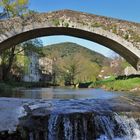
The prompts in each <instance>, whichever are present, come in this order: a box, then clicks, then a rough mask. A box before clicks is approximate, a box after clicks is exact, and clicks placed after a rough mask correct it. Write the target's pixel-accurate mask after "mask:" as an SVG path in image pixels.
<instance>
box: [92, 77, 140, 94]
mask: <svg viewBox="0 0 140 140" xmlns="http://www.w3.org/2000/svg"><path fill="white" fill-rule="evenodd" d="M90 87H94V88H95V87H102V88H104V89H107V90H113V91H130V90H133V89H135V88H138V89H139V88H140V78H132V79H126V80H115V79H107V80H102V81H97V82H95V83H93V84H92V85H91V86H90Z"/></svg>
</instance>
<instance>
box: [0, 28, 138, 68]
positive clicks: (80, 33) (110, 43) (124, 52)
mask: <svg viewBox="0 0 140 140" xmlns="http://www.w3.org/2000/svg"><path fill="white" fill-rule="evenodd" d="M52 35H68V36H74V37H78V38H83V39H87V40H90V41H93V42H96V43H98V44H101V45H103V46H105V47H107V48H109V49H111V50H113V51H115V52H116V53H118V54H119V55H121V56H122V57H123V58H125V59H126V60H127V61H128V62H129V63H130V64H131V65H132V66H133V67H134V68H136V69H137V62H138V61H139V58H138V56H136V55H135V54H134V53H133V52H132V51H130V50H128V49H127V48H126V47H124V46H123V45H121V44H119V43H118V42H116V41H114V40H112V39H110V38H107V37H105V36H102V35H99V34H96V33H93V32H89V31H85V30H80V29H76V28H67V27H47V28H39V29H33V30H30V31H27V32H23V33H20V34H17V35H15V36H12V37H11V38H9V39H7V40H5V41H3V42H2V43H0V52H2V51H3V50H5V49H7V48H10V47H12V46H14V45H17V44H19V43H22V42H24V41H27V40H30V39H34V38H37V37H43V36H52Z"/></svg>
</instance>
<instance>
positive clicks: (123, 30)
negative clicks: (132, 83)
mask: <svg viewBox="0 0 140 140" xmlns="http://www.w3.org/2000/svg"><path fill="white" fill-rule="evenodd" d="M51 35H69V36H74V37H79V38H83V39H87V40H90V41H93V42H96V43H98V44H101V45H103V46H106V47H107V48H109V49H111V50H113V51H115V52H116V53H118V54H120V55H121V56H122V57H124V58H125V59H126V60H127V61H128V62H129V63H130V64H131V65H132V66H133V67H134V68H135V69H137V70H140V23H134V22H129V21H124V20H119V19H114V18H108V17H104V16H97V15H93V14H88V13H82V12H76V11H71V10H61V11H55V12H49V13H39V14H30V15H28V16H25V17H16V18H12V19H9V20H1V21H0V52H2V51H3V50H5V49H7V48H10V47H12V46H13V45H17V44H19V43H22V42H24V41H26V40H29V39H33V38H36V37H42V36H51Z"/></svg>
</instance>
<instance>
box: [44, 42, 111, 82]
mask: <svg viewBox="0 0 140 140" xmlns="http://www.w3.org/2000/svg"><path fill="white" fill-rule="evenodd" d="M43 53H44V55H45V56H47V57H48V58H51V59H54V60H55V61H56V67H57V68H55V69H56V70H57V72H56V73H57V74H56V75H58V77H59V80H58V81H59V82H62V81H63V82H64V79H68V75H67V73H68V72H71V71H72V69H73V71H74V72H75V74H73V75H74V78H73V80H74V83H76V82H87V81H95V80H96V78H97V76H98V74H99V72H100V70H101V68H102V67H103V66H104V64H105V63H108V62H109V58H107V57H105V56H103V55H102V54H99V53H97V52H95V51H92V50H90V49H87V48H85V47H83V46H81V45H78V44H76V43H70V42H65V43H59V44H54V45H48V46H46V47H43ZM58 71H59V72H58ZM60 75H61V76H60ZM66 75H67V77H66ZM71 75H72V74H71ZM60 77H61V79H60ZM69 79H70V78H69Z"/></svg>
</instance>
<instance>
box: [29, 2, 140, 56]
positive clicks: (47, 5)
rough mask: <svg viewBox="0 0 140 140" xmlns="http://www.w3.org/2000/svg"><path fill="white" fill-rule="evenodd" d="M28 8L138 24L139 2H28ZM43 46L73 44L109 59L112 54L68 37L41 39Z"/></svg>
mask: <svg viewBox="0 0 140 140" xmlns="http://www.w3.org/2000/svg"><path fill="white" fill-rule="evenodd" d="M29 1H30V2H29V8H30V9H32V10H35V11H38V12H48V11H56V10H62V9H71V10H76V11H82V12H87V13H92V14H96V15H103V16H108V17H114V18H119V19H123V20H129V21H133V22H140V0H29ZM41 40H42V41H43V44H44V45H50V44H56V43H60V42H74V43H77V44H80V45H83V46H85V47H87V48H90V49H92V50H94V51H97V52H99V53H102V54H104V55H105V56H108V57H111V56H112V55H113V54H114V53H113V52H112V51H111V50H109V49H107V48H106V47H103V46H101V45H99V44H96V43H94V42H91V41H87V40H84V39H78V38H75V37H69V36H50V37H43V38H41Z"/></svg>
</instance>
